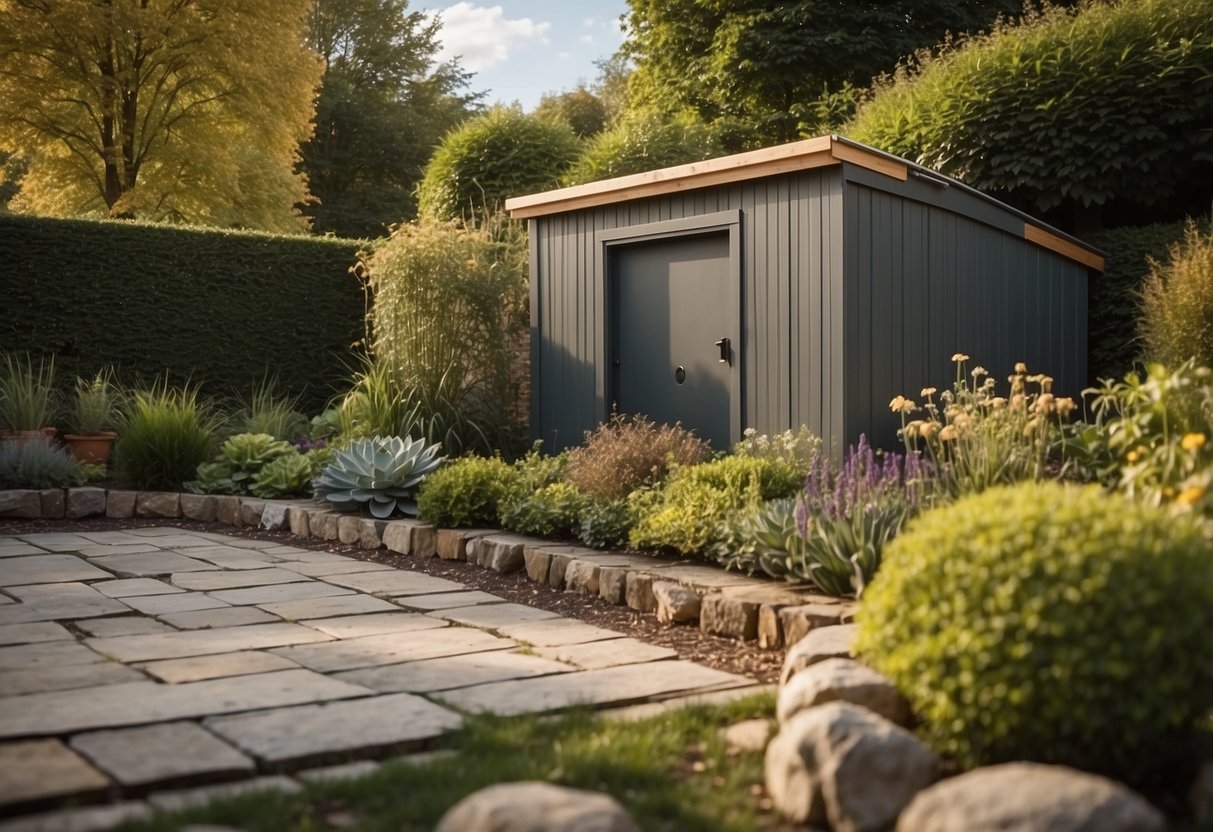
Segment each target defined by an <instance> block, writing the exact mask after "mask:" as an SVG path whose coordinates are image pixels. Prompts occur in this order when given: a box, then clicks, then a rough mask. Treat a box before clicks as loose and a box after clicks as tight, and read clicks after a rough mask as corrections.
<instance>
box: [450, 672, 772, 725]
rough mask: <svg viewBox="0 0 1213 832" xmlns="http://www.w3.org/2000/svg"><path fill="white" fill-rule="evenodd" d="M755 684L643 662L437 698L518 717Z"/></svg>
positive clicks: (726, 675) (482, 687) (729, 676)
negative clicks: (579, 706)
mask: <svg viewBox="0 0 1213 832" xmlns="http://www.w3.org/2000/svg"><path fill="white" fill-rule="evenodd" d="M749 684H752V682H751V680H749V679H747V678H745V677H744V676H736V675H734V674H732V673H725V672H723V671H720V670H712V669H710V668H707V667H702V666H700V665H697V664H694V663H692V662H684V661H668V662H662V663H661V669H660V672H655V671H654V669H653V668H652V667H650V666H648V665H645V664H639V665H637V664H633V665H627V666H624V667H611V668H606V669H604V670H582V671H578V672H576V673H562V674H559V675H555V676H542V677H539V678H537V679H520V680H517V681H511V682H494V683H492V684H487V685H477V686H475V687H470V688H460V689H459V690H452V691H446V692H444V693H441V694H438V695H437V698H439V699H440V700H442V701H443V702H446V703H448V704H450V705H453V706H455V707H457V708H460V709H461V710H466V711H472V712H474V713H494V714H499V715H502V716H516V715H518V714H526V713H545V712H548V711H556V710H561V709H563V708H568V707H571V706H574V705H591V706H602V705H612V704H616V705H622V704H627V703H630V702H638V701H640V700H643V699H647V698H648V697H650V696H660V695H663V694H672V693H679V692H684V691H702V690H705V689H711V688H719V687H726V686H741V685H749Z"/></svg>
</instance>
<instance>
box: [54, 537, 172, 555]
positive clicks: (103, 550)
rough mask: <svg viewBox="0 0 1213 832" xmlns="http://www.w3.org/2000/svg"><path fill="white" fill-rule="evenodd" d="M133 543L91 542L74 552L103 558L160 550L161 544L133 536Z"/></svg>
mask: <svg viewBox="0 0 1213 832" xmlns="http://www.w3.org/2000/svg"><path fill="white" fill-rule="evenodd" d="M131 540H132V541H135V542H132V543H125V542H124V543H109V542H106V543H89V544H88V545H87V546H81V547H80V548H78V549H77V550H76V551H75V552H73V554H76V555H81V556H83V557H86V558H103V557H107V556H109V555H141V554H145V553H147V552H159V551H160V547H159V546H153V545H152V544H150V543H147V542H145V541H140V540H138V539H137V538H131Z"/></svg>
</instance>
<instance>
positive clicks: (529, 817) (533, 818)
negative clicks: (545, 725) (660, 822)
mask: <svg viewBox="0 0 1213 832" xmlns="http://www.w3.org/2000/svg"><path fill="white" fill-rule="evenodd" d="M435 832H640V827H639V826H637V825H636V822H635V821H634V820H632V817H631V815H629V814H628V813H627V810H626V809H624V808H623V807H622V806H620V805H619V803H618V802H617V801H616V800H615V799H614V798H613V797H610V796H609V795H605V794H600V793H598V792H589V791H583V790H582V789H570V788H567V787H565V786H554V785H552V784H551V783H542V782H535V781H531V782H522V783H499V784H497V785H495V786H487V787H485V788H483V789H481V790H480V791H477V792H473V793H472V794H470V795H468V796H467V797H465V798H464V799H463V800H461V801H459V802H458V803H456V804H455V805H454V806H452V807H451V808H450V809H449V810H448V811H447V813H446V814H445V815H443V816H442V818H441V820H439V821H438V825H437V826H436V827H435Z"/></svg>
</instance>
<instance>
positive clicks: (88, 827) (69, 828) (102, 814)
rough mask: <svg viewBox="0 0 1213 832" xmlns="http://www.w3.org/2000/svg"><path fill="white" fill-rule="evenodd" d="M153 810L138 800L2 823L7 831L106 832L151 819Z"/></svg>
mask: <svg viewBox="0 0 1213 832" xmlns="http://www.w3.org/2000/svg"><path fill="white" fill-rule="evenodd" d="M151 814H152V807H151V806H148V805H147V804H146V803H143V802H142V801H137V800H126V801H123V802H122V803H110V804H108V805H104V806H80V807H77V808H73V809H57V810H55V811H51V812H39V813H38V814H35V815H22V816H21V817H20V818H17V819H16V820H10V821H7V822H5V823H3V824H0V829H2V830H3V832H102V830H106V829H112V828H113V827H115V826H118V825H120V824H123V823H129V822H133V821H141V820H147V819H148V818H149V817H151Z"/></svg>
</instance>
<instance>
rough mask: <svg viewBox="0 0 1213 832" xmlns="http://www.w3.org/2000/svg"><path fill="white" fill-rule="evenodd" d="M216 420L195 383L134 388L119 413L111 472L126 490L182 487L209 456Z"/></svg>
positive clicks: (173, 489) (162, 383)
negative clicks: (194, 385) (192, 385)
mask: <svg viewBox="0 0 1213 832" xmlns="http://www.w3.org/2000/svg"><path fill="white" fill-rule="evenodd" d="M218 423H219V417H218V414H217V412H216V411H215V409H214V407H213V406H212V405H211V404H210V403H209V402H207V401H203V400H200V399H199V397H198V389H197V388H196V387H191V386H186V387H183V388H173V387H170V386H169V385H168V382H167V381H165V380H162V381H160V382H157V383H156V384H154V385H152V386H151V387H147V388H143V389H137V390H134V391H132V392H131V393H130V394H129V396H127V399H126V401H125V403H124V405H123V407H122V409H121V410H120V411H119V416H118V439H117V441H116V442H115V443H114V476H115V477H116V478H117V480H118V481H119V482H120V483H122V485H123V486H125V487H127V488H137V489H145V490H153V491H179V490H181V487H182V484H183V483H184V482H185V481H186V480H188V479H192V478H193V477H194V474H195V473H196V472H197V470H198V466H199V465H201V464H202V463H204V462H206V460H207V459H208V458H209V457H210V456H211V450H212V448H213V446H214V432H215V427H216V425H217V424H218Z"/></svg>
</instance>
